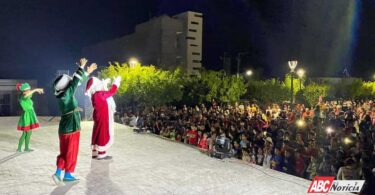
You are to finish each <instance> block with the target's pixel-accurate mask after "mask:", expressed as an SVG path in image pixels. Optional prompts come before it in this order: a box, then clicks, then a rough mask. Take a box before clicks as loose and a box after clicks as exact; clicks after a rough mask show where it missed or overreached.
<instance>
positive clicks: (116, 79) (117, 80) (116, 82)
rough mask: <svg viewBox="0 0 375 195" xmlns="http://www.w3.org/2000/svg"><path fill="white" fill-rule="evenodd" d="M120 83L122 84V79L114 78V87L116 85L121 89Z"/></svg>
mask: <svg viewBox="0 0 375 195" xmlns="http://www.w3.org/2000/svg"><path fill="white" fill-rule="evenodd" d="M120 83H121V77H120V76H118V77H115V78H113V84H114V85H116V86H117V87H120Z"/></svg>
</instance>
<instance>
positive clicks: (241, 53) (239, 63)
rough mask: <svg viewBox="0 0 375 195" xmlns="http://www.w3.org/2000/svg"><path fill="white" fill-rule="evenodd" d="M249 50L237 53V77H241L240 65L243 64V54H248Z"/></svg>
mask: <svg viewBox="0 0 375 195" xmlns="http://www.w3.org/2000/svg"><path fill="white" fill-rule="evenodd" d="M248 53H249V52H240V53H238V54H237V78H238V77H240V65H241V56H243V55H246V54H248Z"/></svg>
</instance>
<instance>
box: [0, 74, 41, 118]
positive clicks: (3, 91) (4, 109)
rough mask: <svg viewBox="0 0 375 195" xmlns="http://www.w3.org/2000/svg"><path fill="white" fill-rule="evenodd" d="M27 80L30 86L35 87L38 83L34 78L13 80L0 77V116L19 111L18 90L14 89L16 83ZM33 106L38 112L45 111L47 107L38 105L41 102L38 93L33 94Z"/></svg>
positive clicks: (12, 114)
mask: <svg viewBox="0 0 375 195" xmlns="http://www.w3.org/2000/svg"><path fill="white" fill-rule="evenodd" d="M24 82H27V83H29V84H30V86H31V88H36V87H37V85H38V83H37V81H36V80H15V79H0V116H15V115H19V114H20V113H21V111H22V110H21V107H20V105H19V102H18V97H19V95H20V92H18V91H17V90H16V84H17V83H24ZM33 102H34V107H35V108H36V107H38V109H36V112H37V114H38V113H43V114H44V113H47V112H48V108H47V107H42V106H40V105H41V104H42V102H43V97H41V96H39V95H35V96H33Z"/></svg>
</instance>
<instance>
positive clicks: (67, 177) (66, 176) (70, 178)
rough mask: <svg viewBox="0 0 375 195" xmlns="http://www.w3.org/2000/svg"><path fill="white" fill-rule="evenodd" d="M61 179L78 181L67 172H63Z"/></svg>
mask: <svg viewBox="0 0 375 195" xmlns="http://www.w3.org/2000/svg"><path fill="white" fill-rule="evenodd" d="M63 181H64V182H78V181H79V179H77V178H75V177H73V175H71V174H70V173H69V172H65V175H64V179H63Z"/></svg>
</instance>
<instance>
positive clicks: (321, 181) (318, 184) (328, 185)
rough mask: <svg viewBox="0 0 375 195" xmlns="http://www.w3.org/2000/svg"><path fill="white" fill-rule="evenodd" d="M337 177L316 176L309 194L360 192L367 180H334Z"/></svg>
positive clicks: (308, 191)
mask: <svg viewBox="0 0 375 195" xmlns="http://www.w3.org/2000/svg"><path fill="white" fill-rule="evenodd" d="M334 179H335V177H329V176H328V177H323V176H316V177H314V179H313V180H312V181H311V184H310V187H309V189H308V190H307V193H328V192H360V191H361V189H362V187H363V184H364V183H365V180H334Z"/></svg>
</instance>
